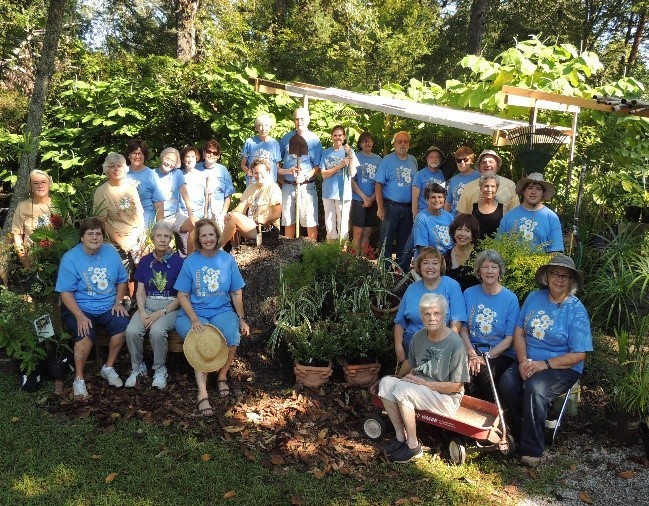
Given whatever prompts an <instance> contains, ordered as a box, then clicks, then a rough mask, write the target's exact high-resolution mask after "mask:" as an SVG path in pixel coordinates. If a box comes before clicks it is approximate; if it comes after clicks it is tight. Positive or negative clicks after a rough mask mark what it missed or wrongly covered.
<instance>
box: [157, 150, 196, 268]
mask: <svg viewBox="0 0 649 506" xmlns="http://www.w3.org/2000/svg"><path fill="white" fill-rule="evenodd" d="M160 159H161V160H162V162H161V164H160V167H158V168H157V169H155V170H154V171H153V172H155V175H156V176H157V177H158V186H159V187H160V190H161V191H162V194H163V195H164V198H165V201H164V221H166V222H167V223H168V224H169V225H170V226H171V228H172V230H173V231H174V233H176V234H178V235H179V236H180V242H181V244H177V245H176V249H177V250H178V251H180V253H181V254H182V255H187V254H188V253H191V252H192V251H194V248H193V246H191V245H190V244H188V238H189V233H190V232H191V231H192V230H194V216H193V212H192V202H191V200H190V199H189V194H188V193H187V184H186V183H185V175H184V174H183V171H182V170H180V168H179V167H180V153H179V152H178V150H177V149H176V148H165V149H163V150H162V152H161V153H160ZM181 198H182V199H183V202H184V203H185V209H186V210H187V212H186V213H185V212H184V211H182V210H181V209H180V199H181Z"/></svg>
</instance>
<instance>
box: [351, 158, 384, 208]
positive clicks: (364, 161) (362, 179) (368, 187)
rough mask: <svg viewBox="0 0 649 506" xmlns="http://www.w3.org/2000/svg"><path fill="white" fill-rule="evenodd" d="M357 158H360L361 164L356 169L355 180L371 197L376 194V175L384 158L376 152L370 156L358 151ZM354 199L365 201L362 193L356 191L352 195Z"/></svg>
mask: <svg viewBox="0 0 649 506" xmlns="http://www.w3.org/2000/svg"><path fill="white" fill-rule="evenodd" d="M356 158H357V159H358V163H359V166H358V168H357V169H356V175H355V176H354V181H356V184H357V185H358V187H359V188H360V189H361V191H362V192H363V193H364V194H365V195H366V196H368V197H371V196H372V195H374V190H375V188H374V178H375V177H376V171H377V169H378V168H379V164H380V163H381V160H382V158H381V157H380V156H379V155H375V154H374V153H372V154H371V155H370V156H366V155H364V154H363V153H356ZM352 199H353V200H358V201H360V202H362V201H363V199H362V198H361V197H360V195H357V194H356V193H354V194H353V195H352Z"/></svg>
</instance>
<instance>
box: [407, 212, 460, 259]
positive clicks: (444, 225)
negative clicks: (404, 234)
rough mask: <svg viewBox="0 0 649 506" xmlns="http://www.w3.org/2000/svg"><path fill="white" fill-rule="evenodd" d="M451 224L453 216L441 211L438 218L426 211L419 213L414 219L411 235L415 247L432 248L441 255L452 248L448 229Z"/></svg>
mask: <svg viewBox="0 0 649 506" xmlns="http://www.w3.org/2000/svg"><path fill="white" fill-rule="evenodd" d="M451 223H453V215H452V214H451V213H449V212H448V211H444V210H443V209H442V210H441V211H440V214H439V216H435V215H433V214H432V213H431V212H430V211H428V209H424V210H423V211H421V212H420V213H419V214H418V215H417V218H416V219H415V224H414V226H413V228H412V229H413V234H414V239H415V247H416V248H423V247H425V246H433V247H435V248H437V250H438V251H439V252H440V253H441V254H442V255H443V254H444V253H446V252H447V251H449V250H450V249H452V248H453V242H452V241H451V234H450V233H449V227H450V226H451Z"/></svg>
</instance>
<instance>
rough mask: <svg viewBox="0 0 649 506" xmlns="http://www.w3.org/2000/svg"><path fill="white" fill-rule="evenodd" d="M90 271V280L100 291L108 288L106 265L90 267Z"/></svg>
mask: <svg viewBox="0 0 649 506" xmlns="http://www.w3.org/2000/svg"><path fill="white" fill-rule="evenodd" d="M88 272H89V273H90V281H91V282H92V284H93V285H95V286H96V287H97V289H98V290H99V291H102V292H103V291H104V290H106V288H108V278H107V275H106V267H88Z"/></svg>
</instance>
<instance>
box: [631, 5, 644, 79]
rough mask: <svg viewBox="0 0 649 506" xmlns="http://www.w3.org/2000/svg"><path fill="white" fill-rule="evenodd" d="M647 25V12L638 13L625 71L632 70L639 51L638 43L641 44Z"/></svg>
mask: <svg viewBox="0 0 649 506" xmlns="http://www.w3.org/2000/svg"><path fill="white" fill-rule="evenodd" d="M646 24H647V10H646V9H645V10H643V11H642V12H641V13H640V16H639V19H638V24H637V26H636V29H635V37H633V44H632V45H631V52H630V53H629V61H628V62H627V66H626V68H627V69H629V70H630V69H631V68H633V66H634V65H635V61H636V59H637V58H638V50H639V49H640V43H641V42H642V36H643V33H644V28H645V25H646Z"/></svg>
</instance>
